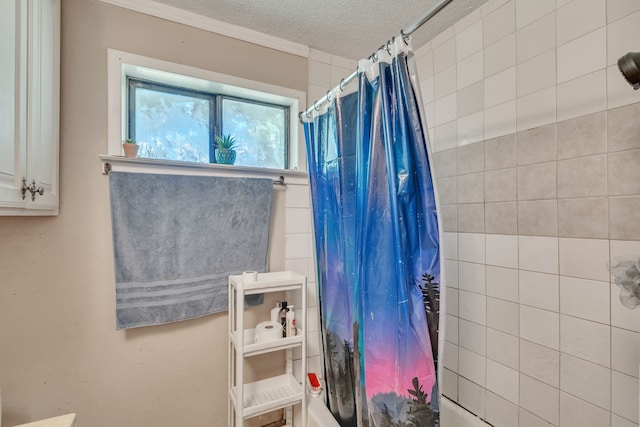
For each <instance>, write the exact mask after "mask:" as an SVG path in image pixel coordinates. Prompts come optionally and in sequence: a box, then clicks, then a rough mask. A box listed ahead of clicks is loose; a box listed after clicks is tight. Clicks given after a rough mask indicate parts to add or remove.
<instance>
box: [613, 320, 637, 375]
mask: <svg viewBox="0 0 640 427" xmlns="http://www.w3.org/2000/svg"><path fill="white" fill-rule="evenodd" d="M639 353H640V334H639V333H638V332H633V331H628V330H626V329H619V328H611V369H615V370H616V371H620V372H623V373H625V374H627V375H630V376H632V377H636V378H638V367H639V366H640V355H639Z"/></svg>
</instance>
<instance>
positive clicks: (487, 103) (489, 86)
mask: <svg viewBox="0 0 640 427" xmlns="http://www.w3.org/2000/svg"><path fill="white" fill-rule="evenodd" d="M514 99H516V67H510V68H507V69H506V70H503V71H500V72H498V73H496V74H494V75H492V76H491V77H487V78H485V79H484V107H485V108H488V107H493V106H495V105H499V104H503V103H505V102H508V101H513V100H514Z"/></svg>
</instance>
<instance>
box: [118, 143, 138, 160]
mask: <svg viewBox="0 0 640 427" xmlns="http://www.w3.org/2000/svg"><path fill="white" fill-rule="evenodd" d="M139 148H140V146H139V145H138V144H129V143H124V144H122V149H123V150H124V155H125V157H138V149H139Z"/></svg>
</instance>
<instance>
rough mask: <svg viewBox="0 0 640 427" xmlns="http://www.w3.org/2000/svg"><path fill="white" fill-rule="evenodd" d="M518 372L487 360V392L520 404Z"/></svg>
mask: <svg viewBox="0 0 640 427" xmlns="http://www.w3.org/2000/svg"><path fill="white" fill-rule="evenodd" d="M518 389H519V374H518V371H516V370H514V369H511V368H508V367H506V366H504V365H501V364H499V363H496V362H494V361H492V360H487V390H490V391H492V392H494V393H495V394H497V395H498V396H501V397H503V398H505V399H507V400H509V401H510V402H512V403H515V404H516V405H517V404H518Z"/></svg>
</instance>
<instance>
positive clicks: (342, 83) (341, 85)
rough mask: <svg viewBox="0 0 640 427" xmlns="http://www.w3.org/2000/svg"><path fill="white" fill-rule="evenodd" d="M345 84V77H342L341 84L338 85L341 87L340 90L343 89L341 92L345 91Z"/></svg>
mask: <svg viewBox="0 0 640 427" xmlns="http://www.w3.org/2000/svg"><path fill="white" fill-rule="evenodd" d="M343 85H344V78H342V79H340V84H339V85H338V87H339V88H340V91H341V92H344V87H343Z"/></svg>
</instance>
